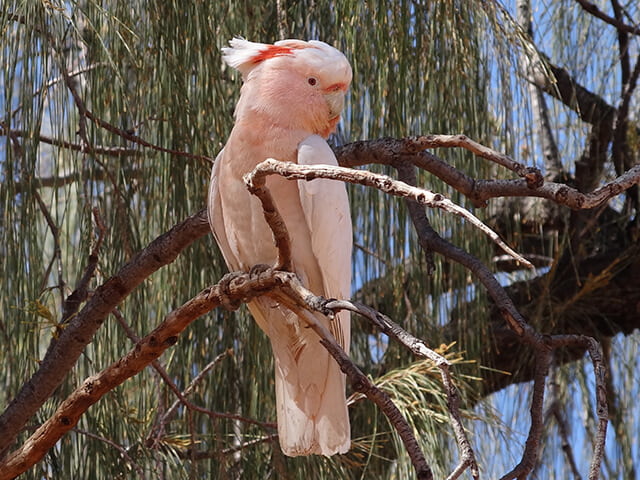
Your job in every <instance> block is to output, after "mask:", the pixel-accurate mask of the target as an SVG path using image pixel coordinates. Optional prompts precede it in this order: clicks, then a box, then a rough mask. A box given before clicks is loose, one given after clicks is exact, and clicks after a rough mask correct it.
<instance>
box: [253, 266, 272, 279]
mask: <svg viewBox="0 0 640 480" xmlns="http://www.w3.org/2000/svg"><path fill="white" fill-rule="evenodd" d="M270 270H271V267H270V266H269V265H265V264H264V263H257V264H256V265H254V266H253V267H251V268H250V269H249V276H250V277H251V278H256V277H259V276H260V275H261V274H263V273H266V272H268V271H270Z"/></svg>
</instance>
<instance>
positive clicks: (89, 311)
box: [0, 210, 209, 452]
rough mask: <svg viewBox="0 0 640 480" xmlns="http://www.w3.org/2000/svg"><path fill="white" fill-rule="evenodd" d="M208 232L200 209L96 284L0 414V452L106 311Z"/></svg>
mask: <svg viewBox="0 0 640 480" xmlns="http://www.w3.org/2000/svg"><path fill="white" fill-rule="evenodd" d="M208 232H209V224H208V221H207V214H206V212H205V211H204V210H203V211H201V212H199V213H197V214H196V215H193V216H192V217H189V218H187V219H186V220H185V221H183V222H182V223H180V224H178V225H176V226H175V227H173V228H172V229H171V230H169V231H168V232H167V233H165V234H163V235H161V236H160V237H158V238H157V239H156V240H154V241H153V242H152V243H151V244H150V245H149V246H148V247H147V248H145V249H144V250H143V251H141V252H140V253H139V254H138V255H137V256H136V257H135V258H133V259H132V260H131V261H130V262H129V263H128V264H126V265H125V266H124V267H123V268H122V269H121V270H120V271H119V272H118V273H117V274H116V275H114V276H113V277H111V278H110V279H109V280H107V281H106V282H105V283H104V284H103V285H101V286H100V287H98V288H97V289H96V291H95V292H94V294H93V295H92V296H91V299H90V300H89V301H88V302H87V303H86V304H85V305H84V307H83V308H82V310H80V311H79V312H78V314H77V315H75V316H74V317H73V319H72V320H71V321H70V322H69V323H68V325H67V326H66V327H65V328H64V329H63V330H62V332H61V333H60V335H59V337H58V338H57V340H53V341H52V343H51V345H50V346H49V348H48V350H47V353H46V354H45V357H44V358H43V359H42V361H41V362H40V364H39V368H38V370H37V371H36V372H35V373H34V374H33V376H32V377H31V378H30V379H29V380H28V381H27V382H26V383H25V384H24V385H23V387H22V388H21V390H20V391H19V392H18V394H17V395H16V396H15V397H14V399H13V400H12V401H11V403H10V404H9V405H8V407H7V408H6V409H5V411H4V412H3V413H2V415H1V416H0V431H1V432H2V433H3V435H2V436H0V451H2V452H5V451H6V450H7V448H8V447H9V446H10V445H11V444H12V443H13V441H14V439H15V438H16V436H17V435H18V433H19V432H20V430H21V429H22V428H23V427H24V425H25V424H26V422H27V421H28V420H29V418H30V417H31V416H33V415H34V414H35V413H36V412H37V411H38V409H39V408H40V407H41V406H42V404H43V403H44V402H45V401H46V400H47V399H48V398H49V397H50V396H51V394H52V393H53V391H54V390H55V389H56V388H57V387H58V386H59V385H60V384H61V383H62V381H63V379H64V378H65V376H66V375H67V373H68V372H69V371H70V370H71V369H72V368H73V366H74V365H75V363H76V361H77V359H78V357H79V356H80V354H81V353H82V351H83V350H84V348H85V347H86V345H87V344H88V343H89V342H91V340H92V339H93V336H94V334H95V332H96V331H97V330H98V328H100V326H101V325H102V322H104V320H105V318H106V317H107V316H108V315H109V313H111V311H112V310H113V309H114V308H115V307H116V306H117V305H118V304H119V303H120V302H121V301H122V300H123V299H124V298H126V296H127V295H129V293H131V291H132V290H133V289H134V288H135V287H137V286H138V285H139V284H140V283H141V282H142V281H143V280H144V279H145V278H147V277H148V276H149V275H151V274H152V273H153V272H155V271H156V270H158V269H159V268H161V267H163V266H164V265H167V264H169V263H171V262H172V261H173V260H174V259H175V258H176V257H177V256H178V254H179V253H180V252H181V251H182V250H183V249H184V248H186V247H187V246H188V245H190V244H191V243H192V242H194V241H195V240H196V239H198V238H200V237H201V236H203V235H205V234H207V233H208Z"/></svg>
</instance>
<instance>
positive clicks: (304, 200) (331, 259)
mask: <svg viewBox="0 0 640 480" xmlns="http://www.w3.org/2000/svg"><path fill="white" fill-rule="evenodd" d="M298 163H299V164H300V165H318V164H324V165H334V166H337V165H338V161H337V159H336V157H335V155H334V153H333V151H332V150H331V147H329V145H328V144H327V142H326V141H325V140H324V139H323V138H322V137H320V136H319V135H311V136H309V137H307V138H306V139H304V140H303V141H302V142H301V143H300V145H299V146H298ZM298 188H299V190H300V202H301V204H302V209H303V210H304V214H305V219H306V221H307V226H308V227H309V231H310V232H311V243H312V245H311V248H312V251H313V253H314V254H315V256H316V259H317V261H318V265H319V266H320V270H321V272H322V277H323V285H324V290H325V296H327V297H329V298H331V297H333V298H343V299H348V298H350V293H351V250H352V241H353V235H352V230H351V229H352V226H351V214H350V211H349V199H348V197H347V190H346V187H345V185H344V183H343V182H339V181H336V180H324V179H316V180H311V181H309V182H307V181H302V180H301V181H299V182H298ZM333 323H335V322H333ZM349 323H350V322H349V315H348V314H347V313H346V312H345V313H343V314H340V315H339V316H338V325H336V326H335V327H338V328H332V329H331V330H332V332H333V333H334V335H335V336H336V339H337V340H338V341H339V343H340V344H341V345H342V347H343V348H344V349H345V350H346V351H347V353H348V352H349V340H350V325H349ZM332 326H333V325H332Z"/></svg>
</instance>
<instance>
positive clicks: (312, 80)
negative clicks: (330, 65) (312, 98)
mask: <svg viewBox="0 0 640 480" xmlns="http://www.w3.org/2000/svg"><path fill="white" fill-rule="evenodd" d="M307 82H308V83H309V85H311V86H312V87H315V86H316V85H317V84H318V79H317V78H315V77H309V78H307Z"/></svg>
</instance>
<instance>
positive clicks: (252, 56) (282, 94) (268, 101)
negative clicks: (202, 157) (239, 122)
mask: <svg viewBox="0 0 640 480" xmlns="http://www.w3.org/2000/svg"><path fill="white" fill-rule="evenodd" d="M229 44H230V47H227V48H223V49H222V51H223V58H224V60H225V62H226V63H227V64H228V65H230V66H231V67H233V68H236V69H237V70H238V71H239V72H240V73H241V74H242V78H243V80H244V86H243V89H242V96H241V99H240V102H239V103H238V107H237V109H236V116H237V117H240V116H242V115H244V114H246V113H248V112H260V113H263V114H266V115H268V116H269V117H270V118H271V121H273V122H276V123H281V124H286V125H287V126H289V127H293V128H304V129H305V130H308V131H309V132H311V133H316V134H319V135H322V136H323V137H327V136H328V135H329V134H330V133H331V132H333V130H334V129H335V127H336V125H337V123H338V121H339V120H340V114H341V113H342V109H343V107H344V96H345V93H346V91H347V89H348V88H349V84H350V83H351V77H352V73H351V66H350V65H349V62H348V60H347V59H346V57H345V56H344V55H343V54H342V53H341V52H340V51H338V50H336V49H335V48H333V47H332V46H330V45H327V44H326V43H324V42H320V41H316V40H311V41H309V42H304V41H302V40H282V41H279V42H276V43H275V44H273V45H268V44H264V43H253V42H249V41H247V40H244V39H241V38H234V39H233V40H231V42H229Z"/></svg>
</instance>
